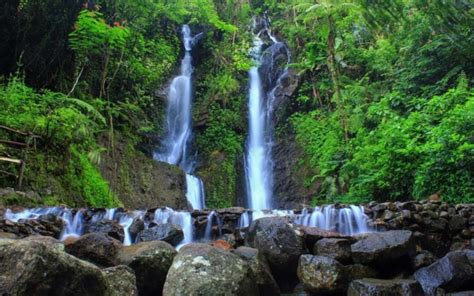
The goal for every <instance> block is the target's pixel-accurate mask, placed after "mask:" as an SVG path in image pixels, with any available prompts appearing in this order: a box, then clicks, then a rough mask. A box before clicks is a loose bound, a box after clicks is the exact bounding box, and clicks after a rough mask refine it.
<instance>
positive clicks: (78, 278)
mask: <svg viewBox="0 0 474 296" xmlns="http://www.w3.org/2000/svg"><path fill="white" fill-rule="evenodd" d="M0 262H1V264H0V274H1V275H2V276H0V294H2V295H91V296H92V295H106V293H107V289H108V288H107V283H106V281H105V279H104V276H103V274H102V272H101V270H100V269H99V268H97V267H95V266H94V265H92V264H90V263H88V262H85V261H82V260H79V259H77V258H75V257H74V256H71V255H69V254H67V253H65V252H63V251H62V250H61V248H59V247H54V245H50V244H48V243H44V242H38V241H31V240H0Z"/></svg>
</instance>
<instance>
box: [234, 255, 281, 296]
mask: <svg viewBox="0 0 474 296" xmlns="http://www.w3.org/2000/svg"><path fill="white" fill-rule="evenodd" d="M234 254H236V255H238V256H239V257H240V258H242V259H244V260H245V261H246V262H247V263H248V264H249V265H250V268H251V269H252V272H253V275H252V277H253V278H254V279H255V282H256V283H257V285H258V290H259V292H260V295H269V296H270V295H280V288H279V287H278V284H277V283H276V281H275V279H274V278H273V276H272V273H271V271H270V267H269V266H268V263H267V261H266V259H265V258H263V256H261V255H259V252H258V250H257V249H253V248H249V247H238V248H237V249H235V250H234Z"/></svg>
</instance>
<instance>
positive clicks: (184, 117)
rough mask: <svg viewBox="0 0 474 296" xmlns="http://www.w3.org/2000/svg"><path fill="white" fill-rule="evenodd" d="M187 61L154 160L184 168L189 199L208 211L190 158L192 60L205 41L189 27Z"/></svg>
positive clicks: (176, 80) (185, 39) (171, 92)
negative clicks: (194, 51) (161, 144)
mask: <svg viewBox="0 0 474 296" xmlns="http://www.w3.org/2000/svg"><path fill="white" fill-rule="evenodd" d="M182 34H183V44H184V49H185V53H184V57H183V59H182V61H181V72H180V74H179V75H178V76H177V77H175V78H174V79H173V81H172V83H171V85H170V88H169V92H168V109H167V114H166V136H165V138H164V140H163V147H162V149H161V151H160V152H157V153H155V155H154V158H155V159H156V160H159V161H164V162H167V163H169V164H174V165H178V166H180V167H181V168H182V169H183V170H184V171H185V172H186V188H187V192H186V198H187V199H188V201H189V202H190V203H191V205H192V207H193V208H194V209H202V208H203V207H204V186H203V183H202V181H201V180H200V179H199V178H198V177H196V176H194V175H193V172H194V166H195V163H194V161H193V160H192V159H190V158H189V153H188V148H189V144H190V140H191V136H192V124H191V118H192V114H191V109H192V108H191V105H192V77H191V76H192V72H193V67H192V64H191V63H192V58H191V51H192V48H193V46H194V45H195V44H196V43H197V41H198V40H199V39H200V38H201V37H202V33H199V34H197V35H196V36H194V37H193V36H192V35H191V30H190V28H189V26H187V25H184V26H183V28H182Z"/></svg>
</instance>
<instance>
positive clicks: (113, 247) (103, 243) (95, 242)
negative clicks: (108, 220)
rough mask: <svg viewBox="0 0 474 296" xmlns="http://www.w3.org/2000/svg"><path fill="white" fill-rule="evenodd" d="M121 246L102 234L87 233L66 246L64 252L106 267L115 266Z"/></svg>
mask: <svg viewBox="0 0 474 296" xmlns="http://www.w3.org/2000/svg"><path fill="white" fill-rule="evenodd" d="M121 247H122V244H121V243H120V242H119V241H118V240H116V239H114V238H111V237H110V236H108V235H106V234H103V233H88V234H85V235H83V236H81V237H79V238H78V239H76V240H74V241H73V242H72V243H68V244H66V246H65V248H66V252H68V253H69V254H71V255H73V256H76V257H77V258H80V259H83V260H86V261H89V262H92V263H95V264H97V265H100V266H104V267H108V266H114V265H117V260H116V258H115V257H116V255H117V253H118V250H119V249H120V248H121Z"/></svg>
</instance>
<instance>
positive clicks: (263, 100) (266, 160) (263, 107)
mask: <svg viewBox="0 0 474 296" xmlns="http://www.w3.org/2000/svg"><path fill="white" fill-rule="evenodd" d="M262 22H263V29H262V30H260V32H259V33H258V34H256V35H255V37H254V42H253V47H252V48H251V51H250V54H251V56H252V58H253V62H254V64H255V65H254V66H253V67H252V68H251V69H250V71H249V80H250V86H249V95H248V98H249V102H248V108H249V132H248V140H247V147H246V148H247V152H246V155H245V175H246V184H247V202H248V207H249V208H251V209H254V210H263V209H270V208H271V207H272V189H273V164H272V157H271V146H272V124H271V113H272V102H273V100H272V97H273V91H272V90H273V88H274V87H275V85H276V83H277V82H278V77H279V75H277V76H276V77H274V76H275V75H273V74H274V73H275V70H277V72H276V73H278V69H274V68H278V66H277V65H276V62H275V60H276V56H277V55H276V54H275V53H274V51H275V50H280V49H281V48H284V49H285V51H286V54H288V52H287V49H286V46H284V44H283V43H281V42H279V41H278V40H277V39H276V38H275V37H274V36H272V34H271V32H270V30H269V28H268V21H267V20H265V19H263V20H262ZM263 37H266V38H267V39H268V41H269V42H270V43H271V45H270V46H269V47H268V48H267V49H266V50H265V51H263V50H262V49H263V46H264V45H265V43H264V41H263V40H262V38H263ZM265 55H267V56H270V58H267V57H265ZM274 66H275V67H274ZM262 73H263V74H262ZM279 74H281V73H279ZM261 75H263V77H261Z"/></svg>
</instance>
